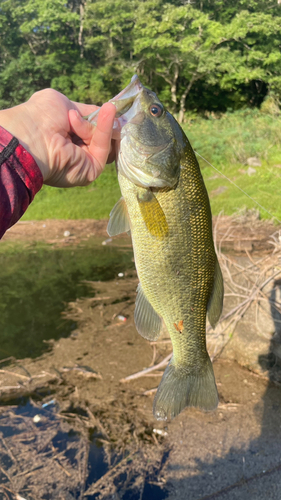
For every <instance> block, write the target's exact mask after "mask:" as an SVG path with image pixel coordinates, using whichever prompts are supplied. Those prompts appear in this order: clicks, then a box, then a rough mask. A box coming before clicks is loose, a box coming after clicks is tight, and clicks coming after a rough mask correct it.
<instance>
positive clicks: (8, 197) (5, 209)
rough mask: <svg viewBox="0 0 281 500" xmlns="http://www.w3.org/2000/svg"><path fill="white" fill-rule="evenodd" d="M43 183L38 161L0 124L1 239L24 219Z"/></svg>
mask: <svg viewBox="0 0 281 500" xmlns="http://www.w3.org/2000/svg"><path fill="white" fill-rule="evenodd" d="M42 184H43V177H42V174H41V171H40V169H39V167H38V166H37V164H36V162H35V160H34V159H33V158H32V156H31V155H30V154H29V153H28V152H27V151H26V150H25V149H24V148H23V147H22V146H21V144H19V141H18V139H16V137H13V136H12V135H11V134H10V133H9V132H7V130H5V129H4V128H2V127H1V126H0V238H2V236H3V234H4V233H5V231H6V230H7V229H8V228H9V227H11V226H12V225H13V224H15V223H16V222H17V221H18V220H19V219H20V218H21V216H22V215H23V214H24V212H25V211H26V209H27V207H28V205H29V204H30V203H31V201H32V200H33V198H34V196H35V195H36V193H37V192H38V191H39V189H41V187H42Z"/></svg>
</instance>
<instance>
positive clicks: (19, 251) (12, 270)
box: [0, 240, 134, 359]
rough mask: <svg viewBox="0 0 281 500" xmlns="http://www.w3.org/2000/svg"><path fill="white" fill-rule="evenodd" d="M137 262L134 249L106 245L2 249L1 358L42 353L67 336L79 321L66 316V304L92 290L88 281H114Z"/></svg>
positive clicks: (34, 355) (0, 254) (0, 299)
mask: <svg viewBox="0 0 281 500" xmlns="http://www.w3.org/2000/svg"><path fill="white" fill-rule="evenodd" d="M133 266H134V264H133V262H132V251H131V250H130V249H126V250H124V249H122V248H117V247H107V246H101V242H100V241H98V242H97V241H91V240H89V241H88V242H87V243H85V245H83V246H76V247H64V248H52V247H50V246H46V245H42V244H35V245H32V246H30V247H27V248H22V247H21V246H20V245H13V246H12V247H11V246H9V247H7V248H6V247H4V246H3V247H2V248H1V253H0V332H1V344H0V359H4V358H7V357H9V356H14V357H15V358H17V359H20V358H26V357H31V358H34V357H36V356H38V355H40V354H41V353H42V352H43V350H45V349H46V343H45V341H47V340H49V339H55V340H56V339H58V338H60V337H66V336H68V335H69V334H70V333H71V329H73V328H75V324H74V323H73V322H70V321H66V320H63V319H62V317H61V313H62V311H63V310H64V308H65V304H66V303H67V302H70V301H73V300H75V299H76V298H78V297H82V296H88V295H89V293H91V294H92V293H93V291H92V290H91V291H90V289H89V287H88V286H87V285H86V284H83V283H82V281H83V280H94V281H96V280H109V279H112V278H114V277H115V276H116V274H117V273H118V272H121V271H124V269H129V268H132V267H133Z"/></svg>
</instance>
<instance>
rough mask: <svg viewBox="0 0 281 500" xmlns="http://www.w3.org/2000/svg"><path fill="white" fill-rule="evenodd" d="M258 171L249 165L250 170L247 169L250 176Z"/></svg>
mask: <svg viewBox="0 0 281 500" xmlns="http://www.w3.org/2000/svg"><path fill="white" fill-rule="evenodd" d="M256 172H257V171H256V169H255V168H252V167H249V168H248V170H247V174H248V175H249V176H251V175H254V174H255V173H256Z"/></svg>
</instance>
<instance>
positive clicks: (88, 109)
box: [71, 101, 99, 116]
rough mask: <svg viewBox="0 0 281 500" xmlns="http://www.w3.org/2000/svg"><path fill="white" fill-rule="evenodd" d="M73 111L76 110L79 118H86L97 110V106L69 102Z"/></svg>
mask: <svg viewBox="0 0 281 500" xmlns="http://www.w3.org/2000/svg"><path fill="white" fill-rule="evenodd" d="M71 103H72V104H73V107H74V109H76V110H77V111H78V112H79V114H80V115H81V116H87V115H90V114H91V113H93V112H94V111H96V110H97V109H99V106H96V105H94V104H82V103H81V102H75V101H71Z"/></svg>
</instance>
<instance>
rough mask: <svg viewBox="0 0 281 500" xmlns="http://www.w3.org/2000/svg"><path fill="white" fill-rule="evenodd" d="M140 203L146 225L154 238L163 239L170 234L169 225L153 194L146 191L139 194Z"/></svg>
mask: <svg viewBox="0 0 281 500" xmlns="http://www.w3.org/2000/svg"><path fill="white" fill-rule="evenodd" d="M138 202H139V206H140V211H141V214H142V217H143V220H144V223H145V225H146V227H147V229H148V231H149V232H150V234H151V235H152V236H155V237H156V238H159V239H162V238H164V237H165V236H167V235H168V234H169V228H168V223H167V220H166V217H165V214H164V212H163V209H162V208H161V205H160V204H159V201H158V200H157V198H156V197H155V196H154V194H153V192H152V191H150V190H146V191H145V192H144V193H142V194H138Z"/></svg>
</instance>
